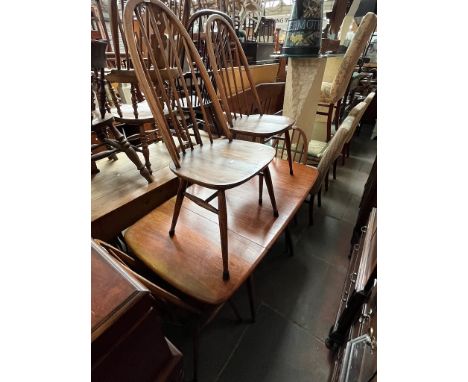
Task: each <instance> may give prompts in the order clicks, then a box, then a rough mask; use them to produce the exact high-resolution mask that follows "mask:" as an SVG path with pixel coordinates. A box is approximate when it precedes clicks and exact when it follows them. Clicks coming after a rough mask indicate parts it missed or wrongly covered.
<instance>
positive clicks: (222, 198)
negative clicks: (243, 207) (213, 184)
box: [218, 190, 229, 280]
mask: <svg viewBox="0 0 468 382" xmlns="http://www.w3.org/2000/svg"><path fill="white" fill-rule="evenodd" d="M218 221H219V234H220V236H221V254H222V256H223V280H229V261H228V260H229V259H228V235H227V208H226V194H225V191H224V190H219V191H218Z"/></svg>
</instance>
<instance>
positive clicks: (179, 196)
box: [169, 179, 187, 237]
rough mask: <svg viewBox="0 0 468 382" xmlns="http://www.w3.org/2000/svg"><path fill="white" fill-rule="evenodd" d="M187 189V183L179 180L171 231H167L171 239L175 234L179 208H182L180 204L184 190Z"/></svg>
mask: <svg viewBox="0 0 468 382" xmlns="http://www.w3.org/2000/svg"><path fill="white" fill-rule="evenodd" d="M186 188H187V181H186V180H183V179H179V189H178V190H177V199H176V202H175V206H174V214H173V215H172V224H171V229H170V230H169V236H170V237H173V236H174V234H175V227H176V224H177V219H178V218H179V213H180V208H181V207H182V202H183V201H184V196H185V189H186Z"/></svg>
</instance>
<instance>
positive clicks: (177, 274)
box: [125, 158, 318, 304]
mask: <svg viewBox="0 0 468 382" xmlns="http://www.w3.org/2000/svg"><path fill="white" fill-rule="evenodd" d="M293 169H294V175H293V176H291V175H289V165H288V162H287V161H284V160H280V159H277V158H275V159H274V160H273V161H272V162H271V164H270V172H271V177H272V181H273V186H274V191H275V198H276V202H277V206H278V211H279V217H278V218H275V217H274V216H273V210H272V207H271V203H270V199H269V196H268V193H267V191H266V187H264V195H263V205H261V206H260V205H259V204H258V177H255V178H252V179H251V180H250V181H248V182H246V183H244V184H243V185H241V186H238V187H235V188H233V189H230V190H227V191H226V199H227V213H228V243H229V246H228V251H229V271H230V276H231V277H230V280H228V281H223V280H222V277H221V275H222V257H221V244H220V236H219V225H218V217H217V215H215V214H213V213H212V212H210V211H208V210H206V209H204V208H202V207H199V206H198V205H196V204H195V203H193V202H192V201H190V200H189V199H187V198H185V199H184V202H183V205H182V209H181V212H180V215H179V220H178V223H177V227H176V230H175V231H176V233H175V236H174V237H173V238H172V239H171V238H170V237H169V234H168V232H169V228H170V224H171V220H172V214H173V210H174V203H175V197H174V198H172V199H170V200H168V201H167V202H165V203H164V204H162V205H161V206H159V207H158V208H156V209H155V210H153V211H152V212H151V213H149V214H148V215H147V216H145V217H143V218H142V219H140V220H139V221H137V222H136V223H135V224H134V225H132V226H131V227H130V228H129V229H128V230H127V231H126V233H125V240H126V242H127V244H128V246H129V247H130V248H131V249H132V250H133V252H134V253H135V254H138V256H139V258H140V259H141V260H142V261H143V262H144V263H145V264H146V265H147V266H148V267H149V268H150V269H151V270H152V271H154V272H155V273H156V274H157V275H159V276H160V277H161V278H163V279H165V280H166V281H167V282H169V283H170V284H171V285H173V286H174V287H176V288H177V289H179V290H180V291H181V292H183V293H186V294H187V295H189V296H191V297H193V298H195V299H197V300H199V301H201V302H204V303H208V304H220V303H222V302H225V301H226V300H228V299H229V298H230V297H231V296H232V294H233V293H234V292H235V291H236V290H237V289H238V288H239V287H240V285H242V283H243V282H244V281H245V280H246V279H247V277H248V276H249V275H250V274H251V273H252V272H253V270H254V269H255V267H256V266H257V264H258V263H259V262H260V261H261V259H262V258H263V257H264V255H265V254H266V253H267V252H268V250H269V248H270V247H271V246H272V245H273V243H274V242H275V241H276V239H277V238H278V236H279V235H280V234H281V233H282V232H283V231H284V229H285V228H286V226H287V224H288V223H289V221H290V220H291V219H292V218H293V216H294V214H295V213H296V212H297V210H298V209H299V207H300V206H301V205H302V203H303V202H304V200H305V199H306V198H307V195H308V194H309V192H310V190H311V188H312V186H313V184H314V182H315V180H316V178H317V175H318V171H317V169H316V168H314V167H309V166H305V165H302V164H297V163H294V164H293ZM189 191H190V192H191V193H193V194H195V195H197V196H199V197H207V196H208V195H210V194H211V193H212V191H211V190H207V189H204V188H201V187H197V186H192V187H191V189H190V190H189ZM212 203H213V204H214V206H216V203H217V200H216V199H215V200H214V201H213V202H212Z"/></svg>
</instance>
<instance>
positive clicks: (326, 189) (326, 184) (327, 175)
mask: <svg viewBox="0 0 468 382" xmlns="http://www.w3.org/2000/svg"><path fill="white" fill-rule="evenodd" d="M329 177H330V170H327V174H326V175H325V192H327V191H328V178H329Z"/></svg>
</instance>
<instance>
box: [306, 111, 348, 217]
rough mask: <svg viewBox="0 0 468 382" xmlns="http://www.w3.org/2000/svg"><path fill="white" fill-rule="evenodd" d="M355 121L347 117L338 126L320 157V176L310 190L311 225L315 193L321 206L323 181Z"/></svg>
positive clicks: (318, 166) (318, 168)
mask: <svg viewBox="0 0 468 382" xmlns="http://www.w3.org/2000/svg"><path fill="white" fill-rule="evenodd" d="M353 121H354V117H353V116H351V117H347V118H346V119H345V120H344V121H343V123H342V124H341V125H340V127H339V128H338V131H337V132H336V133H335V135H333V137H332V139H331V140H330V142H329V144H328V146H327V148H326V150H325V152H324V153H323V156H322V157H321V158H320V162H318V165H317V170H318V171H319V176H318V178H317V180H316V181H315V183H314V185H313V187H312V190H311V191H310V201H309V225H312V224H313V223H314V217H313V209H314V199H315V195H317V196H318V206H319V207H320V206H321V204H322V201H321V189H322V183H323V181H324V179H325V180H326V179H327V178H328V174H329V171H330V167H331V165H332V164H333V163H334V161H335V160H336V159H337V158H338V157H339V156H340V153H341V151H342V150H343V146H344V144H345V142H346V139H347V137H348V134H349V129H348V128H347V126H351V125H352V124H353Z"/></svg>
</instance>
